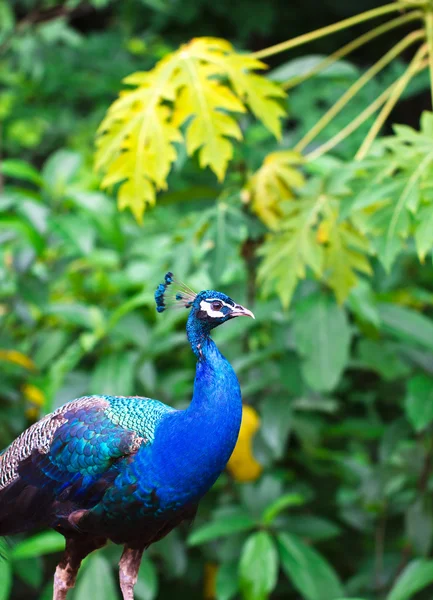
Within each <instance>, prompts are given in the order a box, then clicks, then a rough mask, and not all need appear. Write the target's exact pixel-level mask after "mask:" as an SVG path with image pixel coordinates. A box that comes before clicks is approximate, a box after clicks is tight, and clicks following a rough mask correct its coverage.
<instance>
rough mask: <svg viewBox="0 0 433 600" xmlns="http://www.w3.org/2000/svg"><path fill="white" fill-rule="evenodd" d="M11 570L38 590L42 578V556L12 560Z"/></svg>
mask: <svg viewBox="0 0 433 600" xmlns="http://www.w3.org/2000/svg"><path fill="white" fill-rule="evenodd" d="M13 570H14V573H15V574H16V575H18V577H19V578H20V579H22V580H23V581H24V582H25V583H26V584H27V585H29V586H30V587H32V588H33V589H35V590H38V589H39V588H40V587H41V585H42V582H43V580H44V568H43V561H42V557H40V556H34V557H32V558H24V559H22V560H14V563H13ZM0 581H1V579H0Z"/></svg>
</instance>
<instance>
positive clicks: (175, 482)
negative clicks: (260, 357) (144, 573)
mask: <svg viewBox="0 0 433 600" xmlns="http://www.w3.org/2000/svg"><path fill="white" fill-rule="evenodd" d="M187 332H188V339H189V341H190V343H191V347H192V349H193V351H194V353H195V354H196V356H197V358H198V361H197V366H196V375H195V381H194V392H193V397H192V400H191V404H190V405H189V407H188V408H187V409H186V410H183V411H177V412H175V413H172V416H169V417H167V418H166V419H165V420H164V422H162V423H161V427H160V431H158V435H156V438H155V442H154V450H155V456H157V457H160V458H161V462H159V461H158V476H159V477H161V481H160V486H161V488H160V496H161V501H162V502H163V503H164V502H167V504H169V503H170V502H172V501H173V499H174V496H177V498H178V501H182V502H188V501H193V500H196V499H198V498H200V497H201V496H202V495H203V494H205V493H206V491H207V490H208V489H209V488H210V487H211V486H212V485H213V483H214V482H215V481H216V479H217V478H218V476H219V475H220V473H221V472H222V471H223V470H224V468H225V466H226V463H227V461H228V459H229V458H230V456H231V453H232V452H233V449H234V447H235V444H236V441H237V437H238V434H239V428H240V424H241V418H242V400H241V392H240V388H239V382H238V379H237V377H236V374H235V372H234V371H233V368H232V367H231V365H230V363H229V362H228V361H227V360H226V359H225V358H224V356H223V355H222V354H221V353H220V351H219V350H218V348H217V347H216V345H215V343H214V342H213V341H212V340H211V339H210V337H209V333H206V332H203V331H202V329H201V328H200V327H199V328H194V327H191V326H190V327H189V328H188V327H187ZM165 487H166V490H167V491H166V493H164V488H165ZM174 490H176V493H174Z"/></svg>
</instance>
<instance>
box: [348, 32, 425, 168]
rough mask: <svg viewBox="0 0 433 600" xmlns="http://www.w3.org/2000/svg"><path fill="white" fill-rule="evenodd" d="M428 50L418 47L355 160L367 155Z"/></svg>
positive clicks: (423, 46)
mask: <svg viewBox="0 0 433 600" xmlns="http://www.w3.org/2000/svg"><path fill="white" fill-rule="evenodd" d="M427 52H428V46H427V44H423V45H422V46H421V48H418V51H417V53H416V54H415V56H414V57H413V59H412V61H411V62H410V64H409V66H408V68H407V69H406V71H405V72H404V73H403V75H402V76H401V77H400V79H399V80H398V81H397V84H396V86H395V87H394V89H393V90H392V92H391V94H390V96H389V98H388V100H387V102H386V104H385V106H384V107H383V109H382V111H381V112H380V113H379V115H378V117H377V119H376V121H375V122H374V123H373V125H372V126H371V129H370V131H369V132H368V134H367V135H366V137H365V139H364V141H363V142H362V144H361V147H360V148H359V150H358V152H357V153H356V155H355V160H362V159H363V158H364V157H365V155H366V154H367V153H368V151H369V150H370V148H371V145H372V143H373V142H374V140H375V139H376V137H377V134H378V133H379V131H380V130H381V128H382V126H383V125H384V123H385V121H386V119H387V118H388V117H389V115H390V113H391V111H392V109H393V108H394V106H395V105H396V104H397V102H398V100H399V98H400V96H401V95H402V93H403V92H404V90H405V88H406V86H407V84H408V83H409V81H410V80H411V79H412V77H413V76H414V75H415V73H416V72H417V70H418V68H419V66H420V65H421V63H422V60H423V58H424V57H425V55H426V54H427Z"/></svg>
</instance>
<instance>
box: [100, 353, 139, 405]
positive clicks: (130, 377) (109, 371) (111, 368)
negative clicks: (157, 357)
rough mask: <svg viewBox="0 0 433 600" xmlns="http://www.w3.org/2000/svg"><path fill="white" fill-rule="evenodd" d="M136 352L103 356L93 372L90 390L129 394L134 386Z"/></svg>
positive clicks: (116, 394)
mask: <svg viewBox="0 0 433 600" xmlns="http://www.w3.org/2000/svg"><path fill="white" fill-rule="evenodd" d="M136 362H137V354H136V353H135V352H126V351H124V352H122V353H119V354H107V355H106V356H103V357H102V358H101V359H100V360H99V362H98V364H97V365H96V369H95V370H94V372H93V377H92V383H91V387H90V392H91V393H92V394H108V395H111V396H129V395H131V394H132V392H133V388H134V376H135V365H136Z"/></svg>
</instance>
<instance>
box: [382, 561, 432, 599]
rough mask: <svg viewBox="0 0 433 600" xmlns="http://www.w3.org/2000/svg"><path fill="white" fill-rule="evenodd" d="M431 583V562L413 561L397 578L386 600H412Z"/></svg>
mask: <svg viewBox="0 0 433 600" xmlns="http://www.w3.org/2000/svg"><path fill="white" fill-rule="evenodd" d="M431 583H433V560H423V559H420V560H413V561H412V562H410V563H409V564H408V565H407V567H406V568H405V570H404V571H403V573H402V574H401V575H400V576H399V577H398V579H397V581H396V582H395V584H394V587H393V588H392V590H391V592H390V593H389V594H388V596H387V597H386V600H412V599H413V597H414V595H415V594H416V593H417V592H419V591H420V590H423V589H424V588H425V587H427V586H428V585H430V584H431Z"/></svg>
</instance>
